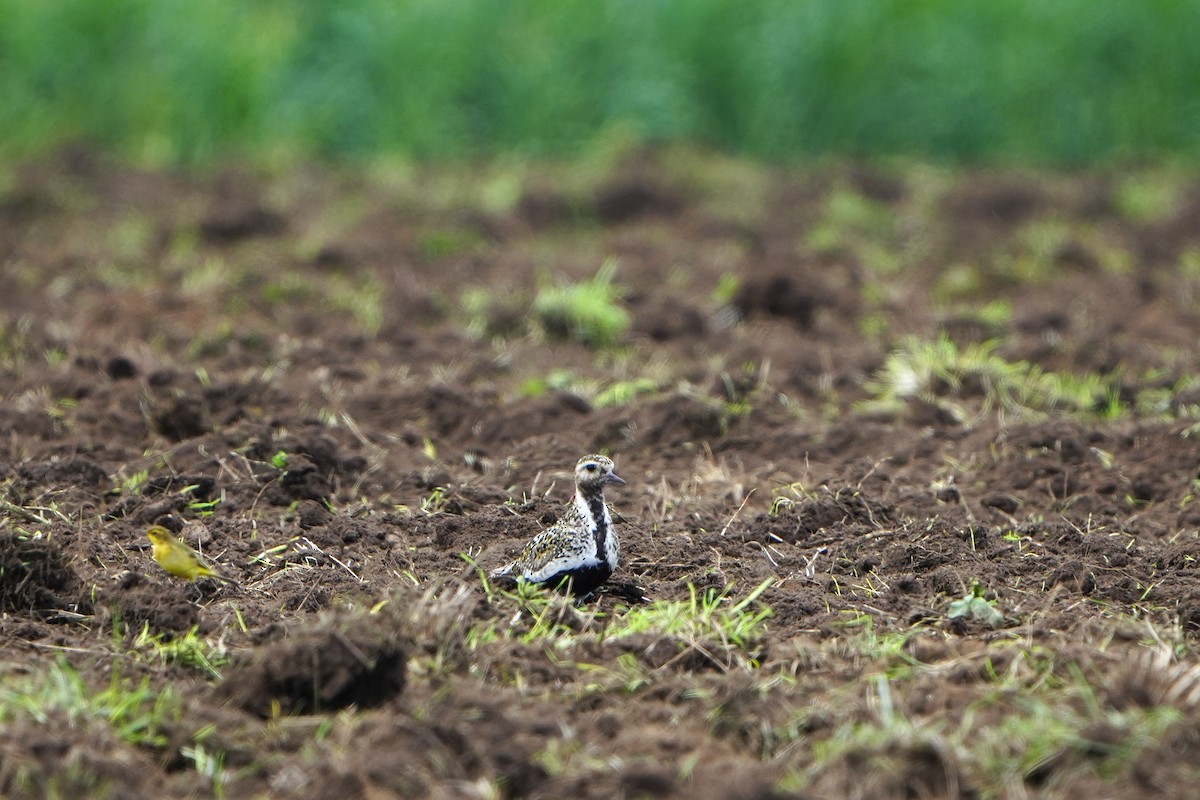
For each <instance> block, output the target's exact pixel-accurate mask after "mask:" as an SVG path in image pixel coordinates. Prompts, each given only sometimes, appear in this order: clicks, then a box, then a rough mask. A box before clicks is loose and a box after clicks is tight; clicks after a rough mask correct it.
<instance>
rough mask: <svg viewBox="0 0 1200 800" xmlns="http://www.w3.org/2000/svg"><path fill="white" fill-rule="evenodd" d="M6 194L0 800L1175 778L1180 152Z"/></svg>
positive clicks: (1188, 663) (1, 287)
mask: <svg viewBox="0 0 1200 800" xmlns="http://www.w3.org/2000/svg"><path fill="white" fill-rule="evenodd" d="M3 177H4V180H3V181H2V185H3V189H2V191H0V263H2V264H3V267H2V269H0V320H2V321H3V329H2V335H0V369H2V374H3V385H2V387H0V398H2V403H0V420H2V430H3V433H4V437H3V440H2V443H0V465H2V466H3V482H2V483H0V500H2V508H0V610H2V616H0V663H2V671H3V676H4V677H3V685H2V686H0V701H2V702H0V723H2V725H0V795H3V796H4V797H13V798H18V797H43V796H71V795H77V796H87V797H114V798H118V797H119V798H139V797H197V796H225V797H278V798H290V797H297V798H312V797H363V798H388V797H423V796H428V797H547V798H549V797H579V798H612V797H627V798H635V797H688V798H768V797H808V798H835V797H838V798H841V797H870V798H926V797H979V798H985V797H1022V798H1024V797H1031V798H1091V797H1138V798H1145V797H1164V798H1166V797H1182V796H1189V795H1190V794H1192V793H1193V792H1194V787H1195V786H1196V781H1197V779H1198V778H1200V767H1198V766H1197V765H1200V667H1198V664H1200V662H1198V661H1197V659H1196V655H1195V651H1196V640H1197V636H1198V635H1200V565H1198V564H1197V560H1196V552H1197V549H1198V542H1197V535H1198V534H1197V532H1198V530H1200V504H1197V503H1196V502H1195V497H1196V492H1197V487H1198V486H1200V483H1198V480H1200V459H1198V457H1197V447H1196V438H1195V434H1197V430H1196V428H1195V425H1196V422H1197V418H1198V415H1200V378H1198V377H1197V376H1198V375H1200V364H1198V363H1197V361H1198V358H1197V352H1198V351H1197V343H1198V342H1200V313H1197V309H1198V305H1197V301H1198V292H1200V180H1197V179H1196V178H1195V177H1193V176H1182V177H1181V176H1180V175H1179V174H1177V173H1173V172H1169V171H1165V170H1164V171H1155V170H1151V169H1145V170H1140V171H1130V172H1117V171H1112V172H1093V173H1082V174H1057V173H1039V174H1034V173H1025V172H1018V171H1007V172H996V171H982V170H976V171H972V170H951V169H947V168H942V167H935V166H930V165H907V166H897V167H865V166H860V165H849V164H847V165H826V166H819V167H811V168H806V169H792V170H775V171H768V170H766V169H762V168H757V167H753V166H750V165H746V164H743V163H738V162H733V161H728V160H726V159H724V158H722V157H719V156H714V155H712V154H688V153H677V152H669V151H668V152H636V153H633V154H628V153H627V154H624V155H623V156H621V157H619V158H614V159H612V160H611V163H609V162H605V163H602V164H591V165H588V166H586V167H579V166H577V167H566V166H554V165H549V166H541V167H535V166H531V165H527V164H522V163H512V164H480V165H475V166H474V167H472V168H471V169H467V168H463V167H429V168H415V167H407V166H404V165H397V164H380V165H378V167H377V168H373V169H371V170H366V169H363V170H351V169H346V170H342V171H339V170H334V169H328V168H326V169H316V168H312V169H290V170H286V171H281V172H278V173H272V172H255V171H253V170H250V169H245V168H238V167H226V168H223V169H220V170H218V171H216V172H214V173H212V174H201V175H196V174H180V173H171V172H165V171H163V172H151V171H138V170H133V169H130V168H128V167H122V166H117V165H114V164H111V163H109V162H107V161H105V160H104V159H102V158H99V157H96V156H94V155H92V154H90V153H89V152H86V151H82V150H71V151H68V152H64V153H62V154H60V155H58V156H56V157H55V158H53V159H50V160H47V161H43V162H39V163H33V164H26V165H18V166H10V167H8V168H7V169H6V171H5V172H4V176H3ZM608 259H613V262H611V263H613V264H615V272H614V273H613V278H612V284H611V285H610V286H609V288H608V291H612V292H615V293H616V299H615V303H614V304H609V303H608V302H607V300H605V299H604V298H603V294H604V291H605V290H604V289H603V287H601V289H600V290H597V291H598V293H599V294H600V295H601V300H600V301H599V305H603V306H606V307H607V308H609V309H610V310H611V309H612V308H613V307H616V308H618V309H623V310H624V311H625V312H627V313H628V315H629V325H628V327H627V328H621V326H619V325H618V326H617V327H616V329H615V332H606V330H607V329H606V330H601V331H600V332H596V331H595V330H593V329H591V328H588V327H587V326H586V325H584V324H582V323H580V321H579V318H578V316H577V315H573V314H572V313H569V312H567V313H564V312H554V311H552V310H547V308H546V307H545V306H544V305H540V304H539V303H541V302H542V301H543V299H544V298H545V297H546V296H548V295H550V294H552V292H553V290H554V289H555V288H556V287H557V288H560V289H561V288H564V287H570V286H580V285H591V286H593V287H595V286H598V285H600V284H599V283H597V282H593V283H592V284H587V283H586V282H588V281H593V277H594V276H596V275H597V273H598V271H600V270H601V265H602V264H604V263H605V262H606V260H608ZM593 304H596V303H595V302H594V303H593ZM618 314H619V312H618ZM923 359H924V360H923ZM592 452H598V453H605V454H608V455H610V456H612V457H613V458H614V460H615V461H616V464H617V471H618V472H619V474H620V475H621V476H622V477H623V478H624V479H625V480H626V481H627V482H628V485H626V486H623V487H615V488H614V489H613V490H611V491H610V492H609V494H608V497H609V500H610V503H611V504H612V506H613V508H614V513H615V515H616V518H617V521H618V526H619V531H620V536H621V542H622V563H621V566H620V568H619V570H618V571H617V573H616V574H615V575H614V576H613V579H612V582H611V583H610V585H609V586H608V587H607V590H606V591H605V592H603V593H602V594H601V595H600V597H599V598H598V599H597V600H595V601H594V602H588V603H584V604H582V605H580V606H579V607H575V606H574V605H572V604H571V602H570V601H569V599H565V598H561V597H558V596H556V595H553V594H546V593H539V592H536V591H525V590H514V589H512V588H510V587H501V586H492V585H491V584H490V583H489V582H488V581H487V580H486V578H485V576H486V573H487V571H488V570H490V569H492V568H494V567H496V566H499V565H501V564H503V563H505V562H506V561H508V560H511V559H512V557H513V556H514V555H515V554H516V553H517V552H518V551H519V548H520V547H521V545H522V544H523V543H524V542H525V541H527V540H528V538H529V537H530V536H532V535H533V534H535V533H536V532H538V531H540V530H542V529H544V528H545V527H546V526H548V525H549V524H552V523H553V521H554V520H555V519H556V516H557V514H558V510H559V508H560V507H561V505H562V503H563V502H564V501H565V500H566V499H567V498H568V497H569V495H570V492H571V485H570V481H571V474H572V469H573V466H574V464H575V461H576V460H577V459H578V458H579V457H580V456H582V455H584V454H587V453H592ZM155 523H158V524H163V525H165V526H167V527H168V528H170V529H171V530H173V531H176V532H182V536H183V537H184V538H185V539H186V540H187V541H188V543H189V544H190V545H191V546H193V547H196V548H197V549H199V550H200V551H202V552H203V553H204V555H205V556H206V557H207V558H209V559H210V560H211V561H213V562H214V563H215V564H216V565H217V566H218V567H219V568H220V569H221V570H222V571H223V572H224V573H225V574H226V575H228V576H229V577H231V578H234V579H235V580H236V581H237V582H238V584H239V585H223V584H219V583H217V582H215V581H212V580H201V581H199V582H198V583H196V584H190V583H186V582H183V581H180V580H178V579H175V578H172V577H171V576H169V575H167V574H166V573H165V572H163V571H162V570H161V569H160V568H159V567H158V566H157V565H156V564H155V563H154V561H153V560H152V559H151V557H150V551H149V543H148V541H147V540H146V537H145V530H146V528H147V527H148V526H150V525H151V524H155ZM970 612H978V613H970Z"/></svg>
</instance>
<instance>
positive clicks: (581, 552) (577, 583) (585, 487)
mask: <svg viewBox="0 0 1200 800" xmlns="http://www.w3.org/2000/svg"><path fill="white" fill-rule="evenodd" d="M613 469H614V465H613V462H612V459H610V458H607V457H605V456H601V455H587V456H584V457H583V458H581V459H579V463H577V464H576V465H575V498H574V499H573V500H572V501H571V502H570V503H568V504H567V506H566V508H564V510H563V513H562V515H561V516H560V517H559V519H558V522H556V523H555V524H554V525H552V526H551V527H549V528H547V529H546V530H544V531H542V532H541V533H539V534H538V535H537V536H534V537H533V539H531V540H530V541H529V543H528V544H526V545H525V548H524V549H523V550H522V551H521V554H520V555H519V556H517V559H516V560H515V561H513V562H512V563H511V564H506V565H505V566H503V567H500V568H499V569H495V570H493V571H492V572H491V577H493V578H515V579H517V580H519V581H528V582H531V583H538V584H541V585H543V586H549V587H551V588H555V589H560V590H565V591H568V592H570V593H571V594H573V595H575V597H576V603H577V604H579V603H583V602H585V601H586V600H588V599H589V598H590V597H591V596H592V595H593V594H594V593H595V591H596V590H597V589H598V588H600V586H601V585H603V583H604V582H605V581H607V580H608V579H609V576H611V575H612V574H613V571H614V570H615V569H616V568H617V563H618V562H619V560H620V556H621V547H620V542H619V540H618V539H617V531H616V528H615V527H614V526H613V522H612V515H611V514H610V513H609V509H608V504H607V503H605V501H604V487H605V486H606V485H608V484H610V483H615V484H618V485H624V484H625V481H624V480H623V479H622V478H621V477H620V476H618V475H617V473H615V472H613Z"/></svg>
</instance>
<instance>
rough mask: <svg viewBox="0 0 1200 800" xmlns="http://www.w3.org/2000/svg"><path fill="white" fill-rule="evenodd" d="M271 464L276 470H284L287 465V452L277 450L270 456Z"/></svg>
mask: <svg viewBox="0 0 1200 800" xmlns="http://www.w3.org/2000/svg"><path fill="white" fill-rule="evenodd" d="M271 466H272V467H274V468H275V469H278V470H286V469H287V466H288V454H287V451H286V450H278V451H276V453H275V455H273V456H271Z"/></svg>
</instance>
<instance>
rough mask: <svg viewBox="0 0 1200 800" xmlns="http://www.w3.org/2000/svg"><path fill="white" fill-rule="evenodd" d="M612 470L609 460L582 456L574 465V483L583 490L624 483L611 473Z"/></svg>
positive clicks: (610, 460)
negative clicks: (607, 484)
mask: <svg viewBox="0 0 1200 800" xmlns="http://www.w3.org/2000/svg"><path fill="white" fill-rule="evenodd" d="M613 469H614V465H613V462H612V459H611V458H606V457H605V456H598V455H590V456H584V457H583V458H581V459H579V463H578V464H576V465H575V483H576V484H578V486H579V488H580V489H584V490H588V489H591V490H597V489H601V488H603V486H604V484H606V483H620V484H623V483H625V481H623V480H621V478H620V477H619V476H618V475H617V473H615V472H613Z"/></svg>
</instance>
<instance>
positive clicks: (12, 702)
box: [0, 657, 182, 748]
mask: <svg viewBox="0 0 1200 800" xmlns="http://www.w3.org/2000/svg"><path fill="white" fill-rule="evenodd" d="M56 714H63V715H65V716H66V718H67V720H68V722H70V724H72V725H74V726H77V727H85V728H86V727H87V726H88V725H90V724H93V723H100V724H104V725H107V726H109V727H110V728H111V729H112V730H113V732H114V733H116V734H117V735H118V736H119V737H120V738H121V739H122V740H124V741H126V742H128V743H130V744H134V745H138V746H142V747H151V748H162V747H166V745H167V744H168V741H169V740H168V735H167V730H168V729H170V728H171V727H172V726H173V725H175V724H176V723H178V722H179V720H180V719H181V718H182V706H181V702H180V697H179V694H178V693H177V692H176V691H175V689H174V688H172V687H170V686H168V687H167V688H165V689H163V690H162V691H161V692H157V691H155V690H154V689H153V688H151V686H150V680H149V678H143V679H142V680H141V681H140V682H139V683H136V684H134V683H133V682H132V681H130V680H128V679H126V678H122V677H121V674H120V672H119V671H118V670H116V669H114V670H113V671H112V677H111V679H110V680H109V683H108V685H107V686H106V687H103V688H101V689H98V690H97V689H93V688H91V687H90V686H88V684H87V682H86V681H84V679H83V677H82V676H80V674H79V673H78V672H77V671H76V670H75V669H74V668H73V667H72V666H71V665H70V663H69V662H67V660H66V659H65V658H62V657H60V658H57V659H55V660H54V661H53V662H51V663H50V665H49V667H48V668H47V669H45V670H39V671H38V672H36V673H34V674H32V675H29V676H27V677H24V678H17V679H13V680H10V681H7V682H6V683H5V685H4V686H3V687H2V688H0V722H4V723H12V722H15V721H19V720H31V721H33V722H36V723H39V724H44V723H46V722H47V721H48V720H49V719H50V717H51V716H52V715H56Z"/></svg>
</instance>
